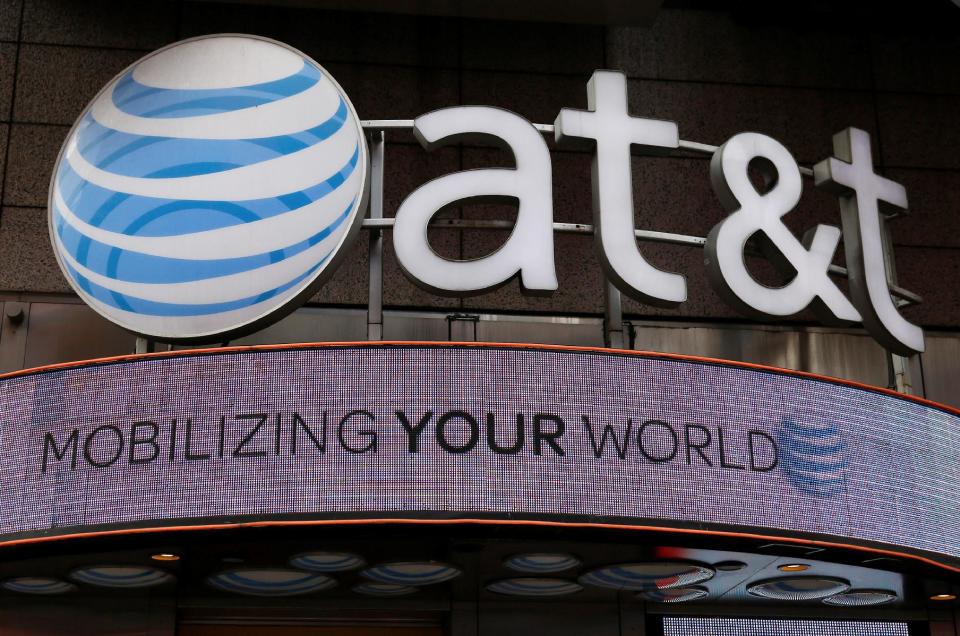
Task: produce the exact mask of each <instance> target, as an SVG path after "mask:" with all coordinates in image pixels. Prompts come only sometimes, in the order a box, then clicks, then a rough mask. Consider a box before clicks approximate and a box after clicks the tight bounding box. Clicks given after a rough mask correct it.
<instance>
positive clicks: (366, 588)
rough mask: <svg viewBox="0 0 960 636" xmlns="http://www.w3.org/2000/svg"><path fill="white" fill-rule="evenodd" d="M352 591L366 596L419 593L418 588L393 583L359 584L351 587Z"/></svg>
mask: <svg viewBox="0 0 960 636" xmlns="http://www.w3.org/2000/svg"><path fill="white" fill-rule="evenodd" d="M353 591H354V592H356V593H357V594H366V595H367V596H406V595H408V594H415V593H417V592H419V591H420V588H418V587H412V586H410V585H394V584H393V583H359V584H357V585H354V586H353Z"/></svg>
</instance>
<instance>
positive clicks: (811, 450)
mask: <svg viewBox="0 0 960 636" xmlns="http://www.w3.org/2000/svg"><path fill="white" fill-rule="evenodd" d="M778 437H779V444H780V448H781V451H782V453H783V459H782V462H783V464H782V465H783V471H784V473H786V475H787V477H788V478H789V479H790V481H791V482H792V483H793V486H794V487H795V488H796V489H797V490H799V491H800V492H803V493H805V494H807V495H811V496H814V497H821V498H829V497H833V496H836V495H838V494H840V493H841V492H842V491H843V488H844V479H845V474H846V468H847V459H846V455H845V452H844V450H845V449H844V444H843V437H842V436H841V434H840V430H839V428H838V427H837V426H836V424H834V423H833V422H831V421H828V420H822V419H819V420H818V419H805V418H787V419H784V420H783V422H782V425H781V427H780V433H779V436H778Z"/></svg>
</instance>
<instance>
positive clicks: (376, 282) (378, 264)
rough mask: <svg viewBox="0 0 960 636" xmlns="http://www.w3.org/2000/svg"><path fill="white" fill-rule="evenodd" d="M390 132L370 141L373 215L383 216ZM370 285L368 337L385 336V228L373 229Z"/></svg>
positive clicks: (377, 337) (370, 214) (377, 132)
mask: <svg viewBox="0 0 960 636" xmlns="http://www.w3.org/2000/svg"><path fill="white" fill-rule="evenodd" d="M385 137H386V133H385V132H384V131H383V130H378V131H375V132H374V133H373V134H372V135H371V143H370V213H369V218H370V219H382V218H383V160H384V147H385V146H386V143H385V142H386V139H385ZM369 266H370V285H369V287H370V289H369V296H370V297H369V300H368V302H367V340H383V231H382V230H380V229H371V231H370V253H369Z"/></svg>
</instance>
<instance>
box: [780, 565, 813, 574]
mask: <svg viewBox="0 0 960 636" xmlns="http://www.w3.org/2000/svg"><path fill="white" fill-rule="evenodd" d="M777 569H778V570H780V571H781V572H806V571H807V570H809V569H810V566H809V565H807V564H806V563H784V564H783V565H778V566H777Z"/></svg>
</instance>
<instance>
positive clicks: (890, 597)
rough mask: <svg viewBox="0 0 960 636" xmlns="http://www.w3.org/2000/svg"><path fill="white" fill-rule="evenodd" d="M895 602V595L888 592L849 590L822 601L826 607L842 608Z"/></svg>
mask: <svg viewBox="0 0 960 636" xmlns="http://www.w3.org/2000/svg"><path fill="white" fill-rule="evenodd" d="M895 600H897V593H896V592H891V591H890V590H849V591H847V592H844V593H843V594H837V595H836V596H831V597H829V598H825V599H823V602H824V603H826V604H827V605H842V606H844V607H864V606H866V605H882V604H884V603H890V602H891V601H895Z"/></svg>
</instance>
